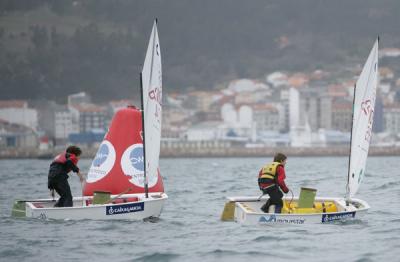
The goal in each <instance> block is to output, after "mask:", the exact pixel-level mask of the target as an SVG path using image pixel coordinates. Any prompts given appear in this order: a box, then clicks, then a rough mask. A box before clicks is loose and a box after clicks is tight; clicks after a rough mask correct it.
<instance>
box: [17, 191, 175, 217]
mask: <svg viewBox="0 0 400 262" xmlns="http://www.w3.org/2000/svg"><path fill="white" fill-rule="evenodd" d="M112 197H113V196H111V198H112ZM124 198H125V199H129V198H131V199H132V198H137V201H131V202H129V201H128V202H122V203H117V204H112V203H110V204H97V205H96V204H88V205H87V203H88V202H89V201H91V200H92V199H93V197H83V198H82V197H74V199H73V203H74V206H73V207H53V206H54V204H55V201H52V199H38V200H31V201H29V200H28V201H26V203H25V216H26V217H32V218H41V219H71V220H79V219H92V220H109V219H123V220H125V219H126V220H143V219H145V218H149V217H159V216H160V214H161V211H162V208H163V205H164V202H165V200H166V199H168V196H167V194H165V193H149V198H145V197H144V194H125V195H121V196H119V197H118V199H124Z"/></svg>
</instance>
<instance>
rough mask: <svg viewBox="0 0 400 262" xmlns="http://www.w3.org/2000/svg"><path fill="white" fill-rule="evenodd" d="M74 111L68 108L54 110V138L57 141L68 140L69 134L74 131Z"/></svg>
mask: <svg viewBox="0 0 400 262" xmlns="http://www.w3.org/2000/svg"><path fill="white" fill-rule="evenodd" d="M74 131H76V130H74V129H73V125H72V113H71V111H69V110H67V109H66V108H59V109H58V110H56V111H55V112H54V138H55V139H56V141H64V142H66V141H67V139H68V136H69V135H70V134H71V133H74Z"/></svg>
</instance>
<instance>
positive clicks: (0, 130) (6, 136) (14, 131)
mask: <svg viewBox="0 0 400 262" xmlns="http://www.w3.org/2000/svg"><path fill="white" fill-rule="evenodd" d="M38 145H39V139H38V135H37V133H36V132H35V131H34V130H33V129H32V128H30V127H27V126H25V125H21V124H17V123H11V122H8V121H5V120H0V149H10V148H13V149H15V148H36V147H37V146H38Z"/></svg>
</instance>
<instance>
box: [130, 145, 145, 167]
mask: <svg viewBox="0 0 400 262" xmlns="http://www.w3.org/2000/svg"><path fill="white" fill-rule="evenodd" d="M129 159H130V161H131V164H132V166H133V168H135V169H136V170H140V171H142V172H143V171H144V163H143V161H144V157H143V147H140V148H139V147H136V148H135V149H133V150H132V151H131V153H130V155H129Z"/></svg>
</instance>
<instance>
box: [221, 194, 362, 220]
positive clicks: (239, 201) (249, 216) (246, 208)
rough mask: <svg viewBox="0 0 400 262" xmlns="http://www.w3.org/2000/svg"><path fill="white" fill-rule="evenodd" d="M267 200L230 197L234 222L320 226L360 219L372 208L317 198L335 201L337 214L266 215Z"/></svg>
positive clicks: (355, 201) (336, 199) (360, 203)
mask: <svg viewBox="0 0 400 262" xmlns="http://www.w3.org/2000/svg"><path fill="white" fill-rule="evenodd" d="M267 199H268V197H263V198H261V200H259V197H228V203H234V211H233V212H234V213H233V220H234V221H236V222H238V223H240V224H245V225H257V224H320V223H328V222H332V221H338V220H348V219H354V218H359V217H360V216H361V215H362V214H364V213H366V212H367V210H368V209H369V208H370V206H369V205H368V204H367V203H366V202H365V201H363V200H360V199H352V200H351V203H350V204H349V205H348V206H346V202H345V200H344V199H343V198H328V197H326V198H325V197H317V198H315V201H316V202H318V201H320V202H321V201H333V202H334V203H335V204H336V207H337V212H326V213H323V212H320V213H307V214H299V213H296V214H282V213H280V214H276V213H264V212H263V211H261V206H262V205H263V204H264V203H265V202H266V200H267ZM284 200H287V201H290V200H291V198H288V197H286V198H284ZM297 200H298V198H293V201H297ZM224 212H225V211H224ZM223 216H224V215H223ZM224 220H229V219H224Z"/></svg>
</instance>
